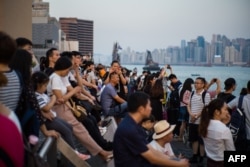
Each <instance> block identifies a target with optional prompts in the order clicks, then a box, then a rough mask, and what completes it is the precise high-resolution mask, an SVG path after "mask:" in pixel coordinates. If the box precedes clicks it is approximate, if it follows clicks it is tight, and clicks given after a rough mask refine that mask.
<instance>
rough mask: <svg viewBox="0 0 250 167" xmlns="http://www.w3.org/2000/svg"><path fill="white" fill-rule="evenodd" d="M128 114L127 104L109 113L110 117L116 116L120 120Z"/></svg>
mask: <svg viewBox="0 0 250 167" xmlns="http://www.w3.org/2000/svg"><path fill="white" fill-rule="evenodd" d="M126 114H127V102H124V103H122V104H119V105H116V106H115V107H113V108H110V110H109V112H108V113H107V115H108V116H114V117H118V118H123V117H125V115H126Z"/></svg>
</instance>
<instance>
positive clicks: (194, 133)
mask: <svg viewBox="0 0 250 167" xmlns="http://www.w3.org/2000/svg"><path fill="white" fill-rule="evenodd" d="M198 128H199V125H198V124H192V123H190V124H189V141H190V142H195V141H198V142H199V144H202V145H203V144H204V142H203V140H202V138H201V137H200V135H199V131H198Z"/></svg>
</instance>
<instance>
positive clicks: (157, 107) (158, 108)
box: [149, 79, 164, 121]
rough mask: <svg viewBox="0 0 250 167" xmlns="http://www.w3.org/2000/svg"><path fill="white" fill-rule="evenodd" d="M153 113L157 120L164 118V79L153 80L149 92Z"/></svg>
mask: <svg viewBox="0 0 250 167" xmlns="http://www.w3.org/2000/svg"><path fill="white" fill-rule="evenodd" d="M149 96H150V101H151V107H152V115H154V116H155V119H156V120H157V121H160V120H162V119H163V117H162V101H163V99H164V90H163V85H162V79H154V80H153V81H152V88H151V90H150V93H149Z"/></svg>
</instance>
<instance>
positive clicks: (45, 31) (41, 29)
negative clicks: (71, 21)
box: [32, 0, 61, 59]
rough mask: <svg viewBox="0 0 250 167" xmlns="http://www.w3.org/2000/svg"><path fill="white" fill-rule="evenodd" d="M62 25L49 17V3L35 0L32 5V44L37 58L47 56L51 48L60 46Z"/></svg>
mask: <svg viewBox="0 0 250 167" xmlns="http://www.w3.org/2000/svg"><path fill="white" fill-rule="evenodd" d="M59 32H60V25H59V22H58V21H57V19H56V18H55V17H50V15H49V3H48V2H42V0H34V1H33V3H32V43H33V51H34V54H35V56H36V57H37V58H38V59H40V57H42V56H45V53H46V51H47V50H48V49H49V48H52V47H53V48H57V49H58V48H59V46H60V42H61V39H60V33H59Z"/></svg>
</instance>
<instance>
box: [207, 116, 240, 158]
mask: <svg viewBox="0 0 250 167" xmlns="http://www.w3.org/2000/svg"><path fill="white" fill-rule="evenodd" d="M202 138H203V141H204V145H205V150H206V153H207V156H208V157H209V158H211V159H212V160H214V161H224V151H235V147H234V143H233V137H232V133H231V132H230V130H229V128H228V127H227V126H226V125H225V124H224V123H222V122H221V121H219V120H210V123H209V125H208V132H207V137H202Z"/></svg>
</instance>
